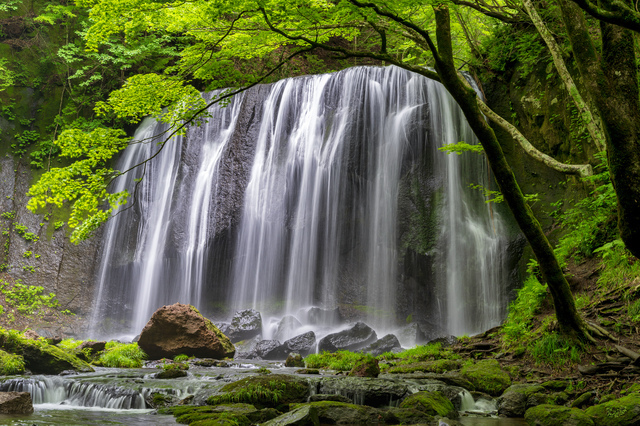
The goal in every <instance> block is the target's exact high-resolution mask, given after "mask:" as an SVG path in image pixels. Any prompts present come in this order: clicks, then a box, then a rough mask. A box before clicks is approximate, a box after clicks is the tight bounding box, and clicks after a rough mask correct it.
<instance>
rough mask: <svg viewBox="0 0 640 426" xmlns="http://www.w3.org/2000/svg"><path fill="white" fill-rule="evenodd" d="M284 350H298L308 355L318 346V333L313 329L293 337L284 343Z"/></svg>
mask: <svg viewBox="0 0 640 426" xmlns="http://www.w3.org/2000/svg"><path fill="white" fill-rule="evenodd" d="M283 346H284V352H285V353H290V352H296V353H299V354H300V355H302V356H307V355H309V353H311V352H312V351H314V350H315V348H316V334H315V333H314V332H313V331H308V332H306V333H304V334H300V335H299V336H296V337H292V338H291V339H289V340H287V341H286V342H284V343H283Z"/></svg>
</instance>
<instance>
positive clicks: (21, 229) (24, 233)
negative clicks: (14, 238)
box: [13, 223, 40, 242]
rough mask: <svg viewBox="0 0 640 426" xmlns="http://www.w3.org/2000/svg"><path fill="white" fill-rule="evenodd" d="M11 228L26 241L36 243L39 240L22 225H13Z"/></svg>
mask: <svg viewBox="0 0 640 426" xmlns="http://www.w3.org/2000/svg"><path fill="white" fill-rule="evenodd" d="M13 227H14V229H15V230H16V232H17V233H18V235H20V236H21V237H22V238H24V239H25V240H27V241H32V242H36V241H38V240H39V239H40V238H39V237H38V236H37V235H36V234H34V233H33V232H29V228H27V226H26V225H23V224H21V223H15V224H14V225H13Z"/></svg>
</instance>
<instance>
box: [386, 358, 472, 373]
mask: <svg viewBox="0 0 640 426" xmlns="http://www.w3.org/2000/svg"><path fill="white" fill-rule="evenodd" d="M461 367H462V362H461V361H459V360H456V359H439V360H436V361H426V362H416V363H413V364H401V365H397V366H395V367H391V368H389V373H391V374H408V373H415V372H428V373H438V374H442V373H445V372H447V371H453V370H459V369H460V368H461Z"/></svg>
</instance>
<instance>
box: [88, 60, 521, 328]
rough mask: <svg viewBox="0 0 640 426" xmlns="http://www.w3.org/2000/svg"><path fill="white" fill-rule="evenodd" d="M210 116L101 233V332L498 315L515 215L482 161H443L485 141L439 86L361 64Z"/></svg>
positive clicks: (145, 133) (156, 128)
mask: <svg viewBox="0 0 640 426" xmlns="http://www.w3.org/2000/svg"><path fill="white" fill-rule="evenodd" d="M209 115H210V117H209V118H208V121H207V123H206V124H205V125H203V126H200V127H191V128H189V129H188V131H187V133H186V135H185V136H182V137H179V138H174V139H173V140H170V141H168V142H166V143H165V144H164V145H163V148H162V152H160V153H159V154H158V155H157V157H156V158H155V159H154V160H153V161H151V162H149V163H147V164H146V166H143V167H138V168H137V169H136V170H135V171H134V172H133V173H129V174H128V175H126V177H124V178H121V179H120V180H119V181H117V182H116V187H115V188H114V190H122V189H125V188H126V189H129V191H130V192H131V193H132V194H134V195H132V200H131V202H130V204H129V205H130V207H128V209H127V210H125V211H123V212H121V213H120V214H118V215H116V216H115V217H114V218H113V219H112V220H111V221H110V222H109V223H108V224H107V229H106V230H105V234H104V238H103V249H102V258H101V266H100V268H99V271H100V272H99V276H98V277H97V281H98V283H97V284H98V285H97V289H98V290H97V293H96V304H95V306H96V308H95V309H94V316H93V319H92V324H93V333H94V334H95V335H99V334H108V333H111V334H113V332H114V330H118V331H120V332H121V333H124V332H126V333H131V334H135V333H139V331H140V330H141V329H142V327H143V326H144V324H145V322H146V320H147V319H148V318H149V317H150V316H151V314H152V313H153V311H154V310H155V309H157V308H158V307H160V306H162V305H163V304H170V303H175V302H182V303H191V304H194V305H196V307H198V308H199V309H201V310H202V311H203V312H205V313H207V314H210V315H214V316H216V315H217V316H224V315H227V316H228V315H230V314H233V312H234V311H235V310H239V309H244V308H249V307H252V308H255V309H257V310H259V311H261V312H263V313H266V314H268V315H278V316H280V317H282V316H283V315H285V314H293V315H296V314H297V313H298V312H299V310H300V309H303V308H307V307H309V306H320V307H323V308H328V309H329V308H330V309H333V308H336V307H340V309H341V311H343V312H344V313H345V316H346V317H347V319H349V318H355V317H358V316H359V317H365V318H366V320H367V322H368V323H369V324H371V325H372V326H375V327H377V328H379V329H382V330H391V329H393V328H394V327H396V326H397V325H398V324H399V323H401V322H402V320H404V319H405V317H407V315H408V316H409V318H413V320H414V321H426V322H427V323H430V324H435V325H434V327H435V328H437V329H438V330H437V332H438V333H442V332H447V333H451V334H465V333H474V332H478V331H482V330H484V329H487V328H489V327H491V326H494V325H497V324H499V323H500V321H501V320H502V319H503V316H504V314H505V310H506V304H507V299H506V298H507V287H508V286H509V282H508V281H509V273H510V271H509V270H507V269H508V268H507V266H506V265H507V264H508V256H506V254H505V245H506V241H507V239H508V238H507V237H506V236H505V233H506V231H505V229H506V227H505V225H504V221H505V219H504V217H505V215H504V214H501V213H500V212H499V211H498V209H496V208H495V207H492V206H491V205H489V204H486V203H485V199H484V196H483V194H482V193H481V192H480V191H477V190H474V189H472V188H470V187H469V184H470V183H474V184H480V185H483V186H485V187H490V185H491V177H490V174H489V171H488V168H487V165H486V162H485V160H484V157H483V156H482V155H478V154H474V153H466V154H464V155H462V156H458V155H455V154H454V155H447V154H446V153H443V152H440V151H438V148H439V147H440V146H442V145H444V144H449V143H455V142H458V141H465V142H467V143H476V140H475V137H474V135H473V133H472V132H471V130H470V128H469V126H468V125H467V124H466V121H465V119H464V116H463V115H462V113H461V111H460V109H459V108H458V107H457V105H456V104H455V102H454V101H453V100H452V99H451V97H450V96H449V95H448V93H447V92H446V90H445V89H444V88H443V87H442V86H441V85H440V84H439V83H436V82H433V81H431V80H428V79H426V78H424V77H421V76H418V75H415V74H412V73H410V72H407V71H404V70H401V69H399V68H396V67H387V68H379V67H357V68H351V69H348V70H345V71H341V72H338V73H334V74H326V75H318V76H305V77H298V78H292V79H286V80H282V81H280V82H278V83H275V84H272V85H264V86H258V87H256V88H253V89H251V90H249V91H247V92H245V94H244V95H242V96H237V97H236V98H234V99H233V101H232V102H231V103H230V104H229V105H227V106H225V107H220V106H213V107H211V108H210V109H209ZM163 130H165V129H164V128H163V125H162V124H160V123H156V122H153V121H151V120H150V119H147V120H145V121H144V122H143V123H142V124H141V125H140V127H139V129H138V130H137V132H136V134H135V137H134V139H136V140H138V141H140V142H139V143H136V144H133V145H132V146H130V147H128V148H127V149H126V150H125V152H124V154H123V155H122V157H121V159H120V163H119V164H118V168H119V169H120V170H124V169H128V168H130V167H132V166H133V165H135V164H137V163H139V162H141V161H142V160H143V159H144V158H148V157H149V156H151V155H153V154H154V153H156V152H157V150H158V149H159V147H160V145H158V144H157V139H156V140H152V136H154V135H159V134H161V133H162V131H163ZM142 177H144V179H143V180H142V181H141V183H139V184H137V183H136V182H137V180H138V179H140V178H142ZM136 185H138V187H137V188H136ZM133 188H136V189H135V191H134V190H133ZM432 223H433V224H437V226H436V225H433V226H432ZM432 228H433V229H432ZM436 228H437V230H435V231H434V229H436ZM415 271H418V272H415ZM225 308H226V311H225Z"/></svg>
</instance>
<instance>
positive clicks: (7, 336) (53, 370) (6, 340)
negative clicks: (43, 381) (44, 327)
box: [0, 329, 93, 374]
mask: <svg viewBox="0 0 640 426" xmlns="http://www.w3.org/2000/svg"><path fill="white" fill-rule="evenodd" d="M0 349H3V350H4V351H6V352H8V353H11V354H15V355H20V356H22V358H24V364H25V366H26V368H28V369H29V370H31V372H32V373H35V374H60V373H62V372H63V371H66V370H73V371H80V372H90V371H93V368H92V367H91V366H90V365H89V364H87V363H86V362H84V361H82V360H81V359H79V358H78V357H77V356H75V355H73V354H70V353H67V352H65V351H63V350H62V349H60V348H59V347H57V346H53V345H50V344H48V343H47V342H45V341H44V340H42V339H39V340H30V339H25V338H23V337H21V336H16V335H13V334H12V332H10V331H4V330H1V329H0Z"/></svg>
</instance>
